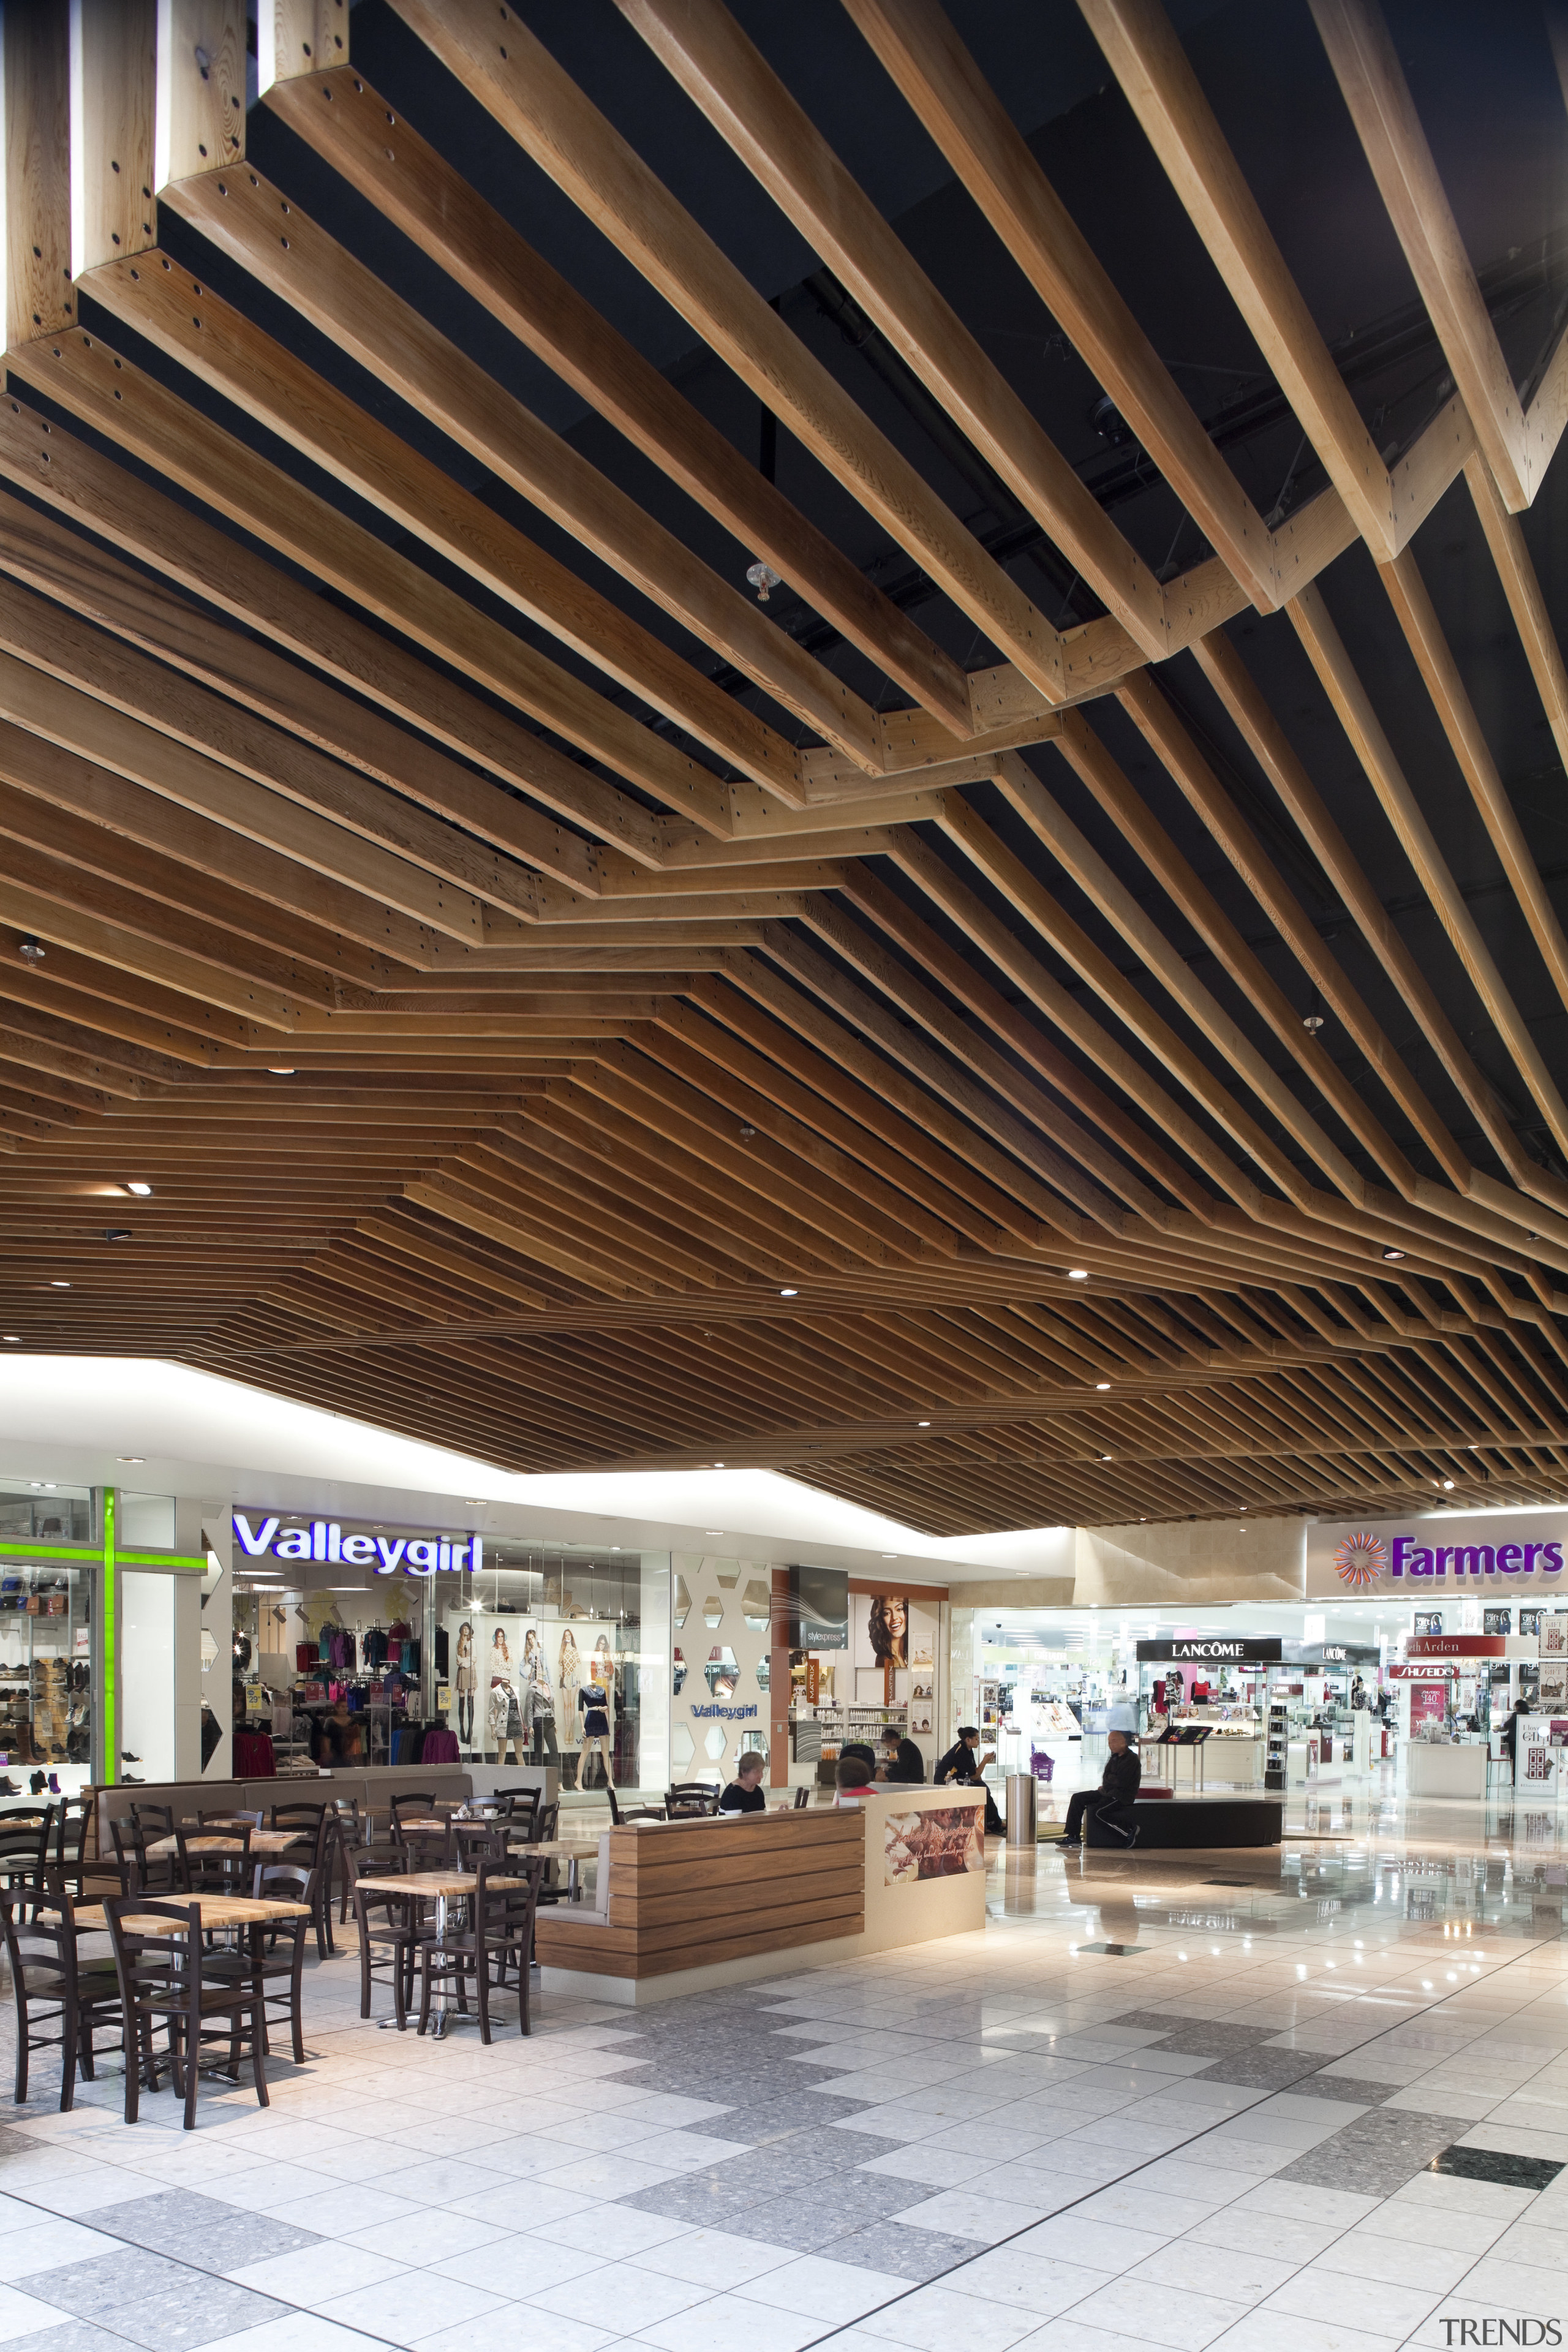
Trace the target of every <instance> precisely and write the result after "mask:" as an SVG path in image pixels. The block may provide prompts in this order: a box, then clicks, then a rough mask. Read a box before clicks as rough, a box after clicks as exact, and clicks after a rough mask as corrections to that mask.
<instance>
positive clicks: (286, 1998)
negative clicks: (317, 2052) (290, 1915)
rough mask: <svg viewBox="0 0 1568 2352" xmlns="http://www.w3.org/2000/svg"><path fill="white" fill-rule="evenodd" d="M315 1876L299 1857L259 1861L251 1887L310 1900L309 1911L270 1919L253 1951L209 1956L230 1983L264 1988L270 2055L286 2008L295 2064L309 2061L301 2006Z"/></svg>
mask: <svg viewBox="0 0 1568 2352" xmlns="http://www.w3.org/2000/svg"><path fill="white" fill-rule="evenodd" d="M315 1881H316V1874H315V1872H314V1871H312V1870H302V1869H301V1868H300V1864H298V1863H295V1862H275V1863H258V1864H257V1865H256V1869H255V1873H254V1875H253V1877H252V1880H251V1884H250V1885H249V1887H248V1888H247V1893H249V1894H251V1895H255V1896H256V1897H257V1899H258V1901H261V1902H266V1901H267V1900H268V1899H271V1900H273V1901H276V1902H283V1903H304V1904H308V1905H309V1906H310V1916H309V1917H306V1918H302V1919H276V1920H269V1921H268V1924H267V1926H266V1927H264V1928H263V1929H262V1931H261V1933H260V1934H259V1935H258V1936H255V1937H253V1938H252V1944H251V1949H250V1951H249V1952H248V1953H244V1952H233V1953H221V1954H209V1955H208V1959H207V1973H208V1975H209V1976H211V1977H213V1978H215V1979H218V1980H220V1981H223V1982H226V1983H230V1984H235V1985H242V1984H248V1985H249V1986H250V1987H251V1989H252V1990H253V1991H255V1992H257V1993H258V1994H259V1996H260V1999H261V2010H262V2029H263V2032H264V2035H265V2036H266V2039H265V2040H264V2042H263V2047H264V2049H265V2050H266V2051H267V2053H268V2056H270V2054H271V2051H272V2042H271V2037H270V2032H268V2029H269V2028H270V2026H271V2024H272V2022H273V2017H274V2014H275V2012H277V2011H279V2008H281V2010H282V2013H283V2015H284V2016H285V2017H287V2019H288V2021H289V2034H290V2037H291V2041H292V2045H293V2052H294V2063H295V2065H296V2066H302V2065H303V2064H304V2063H305V2030H304V2024H303V2021H302V2019H301V2016H300V1987H301V1985H302V1983H303V1980H304V1972H305V1937H306V1936H307V1935H308V1933H309V1932H310V1921H311V1919H313V1918H314V1916H315V1912H316V1883H315ZM269 1988H270V1990H269Z"/></svg>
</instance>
